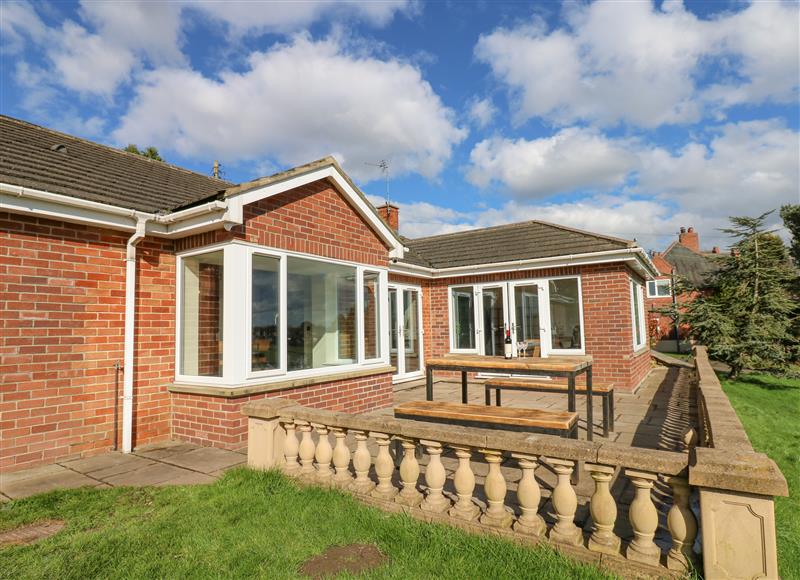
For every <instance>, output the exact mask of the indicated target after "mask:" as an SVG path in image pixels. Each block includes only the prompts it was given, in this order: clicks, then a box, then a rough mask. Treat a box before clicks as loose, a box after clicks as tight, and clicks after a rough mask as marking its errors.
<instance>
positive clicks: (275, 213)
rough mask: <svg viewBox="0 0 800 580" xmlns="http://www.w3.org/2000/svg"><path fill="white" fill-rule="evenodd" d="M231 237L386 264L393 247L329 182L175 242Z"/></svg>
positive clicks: (183, 245) (185, 244) (185, 245)
mask: <svg viewBox="0 0 800 580" xmlns="http://www.w3.org/2000/svg"><path fill="white" fill-rule="evenodd" d="M232 239H239V240H245V241H248V242H251V243H254V244H258V245H260V246H267V247H271V248H277V249H281V250H289V251H294V252H301V253H305V254H313V255H316V256H323V257H326V258H333V259H336V260H346V261H350V262H359V263H363V264H371V265H374V266H386V265H388V261H389V248H388V247H387V246H386V244H385V243H384V242H383V241H382V240H381V239H380V238H379V237H378V235H377V234H376V233H375V231H374V230H373V229H372V226H370V225H369V224H368V223H367V222H366V221H365V220H364V219H363V218H362V217H361V216H360V215H359V213H358V212H357V211H356V210H355V209H354V208H353V207H352V206H351V205H350V203H348V201H347V200H346V199H345V198H344V196H342V194H341V193H339V191H338V190H337V189H336V188H335V187H334V186H333V184H331V183H330V182H329V181H328V180H320V181H316V182H314V183H310V184H308V185H306V186H303V187H298V188H295V189H292V190H289V191H287V192H284V193H281V194H278V195H275V196H273V197H269V198H266V199H262V200H259V201H256V202H254V203H251V204H248V205H246V206H245V207H244V224H242V225H241V226H237V227H235V228H233V230H232V231H230V232H226V231H221V230H220V231H216V232H211V233H208V234H200V235H196V236H191V237H189V238H184V239H181V240H178V241H177V242H176V248H177V250H178V251H181V250H186V249H190V248H197V247H202V246H204V245H208V244H211V243H215V242H222V241H227V240H232Z"/></svg>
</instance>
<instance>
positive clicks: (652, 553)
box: [625, 469, 661, 565]
mask: <svg viewBox="0 0 800 580" xmlns="http://www.w3.org/2000/svg"><path fill="white" fill-rule="evenodd" d="M625 475H626V476H627V477H628V478H630V480H631V483H633V485H634V487H636V494H635V495H634V498H633V501H632V502H631V506H630V508H629V509H628V516H629V519H630V522H631V527H632V528H633V540H631V543H630V544H628V549H627V550H626V552H625V556H627V558H628V559H629V560H635V561H636V562H644V563H646V564H653V565H657V564H658V563H659V560H660V559H661V550H660V549H659V548H658V546H656V544H655V542H653V538H654V537H655V535H656V529H657V528H658V511H657V510H656V506H655V504H653V498H652V497H651V495H650V492H651V490H652V489H653V482H655V480H656V476H655V475H653V474H652V473H647V472H645V471H636V470H634V469H626V470H625Z"/></svg>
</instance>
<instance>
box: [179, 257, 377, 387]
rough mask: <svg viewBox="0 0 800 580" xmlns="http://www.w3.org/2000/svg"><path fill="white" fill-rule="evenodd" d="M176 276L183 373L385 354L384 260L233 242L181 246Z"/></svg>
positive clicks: (233, 376) (298, 366) (282, 371)
mask: <svg viewBox="0 0 800 580" xmlns="http://www.w3.org/2000/svg"><path fill="white" fill-rule="evenodd" d="M178 278H179V288H180V290H179V298H180V300H179V309H178V310H179V311H178V322H179V323H178V349H177V350H178V353H177V373H176V374H177V379H178V380H179V381H182V380H185V381H192V382H204V383H217V384H221V385H222V384H224V385H239V384H241V385H246V384H248V383H249V381H251V380H254V379H261V380H267V381H269V380H272V379H278V380H279V379H280V378H281V377H283V376H285V377H286V378H290V377H292V376H306V375H324V374H326V373H335V372H337V371H338V370H341V369H345V368H354V367H359V366H362V365H370V364H379V363H383V364H388V359H387V357H386V356H385V355H386V353H388V345H387V344H384V343H385V342H387V341H388V337H385V338H384V337H383V336H382V334H381V328H382V324H384V323H385V322H384V321H385V320H386V319H387V316H388V312H387V310H388V301H387V300H386V299H385V296H386V294H385V292H386V284H387V272H386V270H383V269H376V268H371V267H365V266H361V265H358V264H349V263H344V262H340V261H334V260H327V259H324V258H318V257H312V256H304V255H297V254H294V253H290V252H283V251H275V250H272V249H267V248H261V247H256V246H253V245H250V244H246V243H241V242H233V243H229V244H226V245H224V246H223V247H221V248H215V249H214V250H213V251H199V252H194V253H191V254H186V255H183V256H181V257H180V259H179V265H178ZM223 334H224V335H225V336H224V340H223ZM248 342H249V344H248ZM223 353H224V357H225V366H224V367H223V364H222V363H223Z"/></svg>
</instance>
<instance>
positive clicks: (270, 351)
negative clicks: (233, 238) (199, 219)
mask: <svg viewBox="0 0 800 580" xmlns="http://www.w3.org/2000/svg"><path fill="white" fill-rule="evenodd" d="M279 284H280V260H279V259H278V258H272V257H269V256H260V255H258V254H256V255H254V256H253V292H252V304H251V313H252V316H251V319H252V321H251V363H250V366H251V368H252V370H254V371H264V370H272V369H277V368H280V343H279V332H278V328H279V320H278V313H279V312H280V307H279V306H280V305H279V291H278V287H279Z"/></svg>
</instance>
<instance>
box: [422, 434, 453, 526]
mask: <svg viewBox="0 0 800 580" xmlns="http://www.w3.org/2000/svg"><path fill="white" fill-rule="evenodd" d="M420 443H421V444H422V445H423V446H424V447H425V451H426V452H427V453H428V457H429V460H428V466H427V467H426V468H425V485H426V486H427V487H428V492H427V493H426V495H425V499H424V500H423V502H422V509H424V510H425V511H429V512H443V511H447V510H448V509H449V508H450V500H449V499H447V498H446V497H445V496H444V494H443V493H442V490H443V489H444V482H445V481H446V480H447V473H446V472H445V470H444V465H442V444H441V443H438V442H436V441H425V440H421V441H420Z"/></svg>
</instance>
